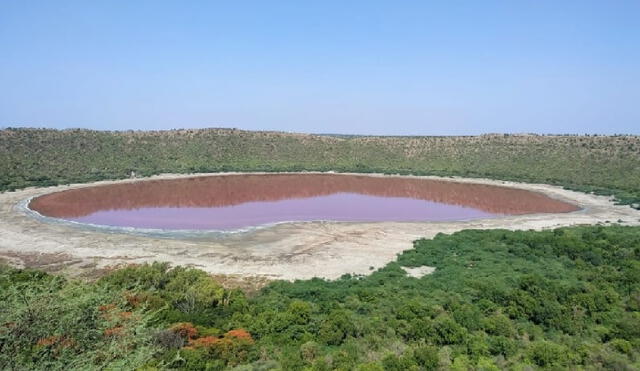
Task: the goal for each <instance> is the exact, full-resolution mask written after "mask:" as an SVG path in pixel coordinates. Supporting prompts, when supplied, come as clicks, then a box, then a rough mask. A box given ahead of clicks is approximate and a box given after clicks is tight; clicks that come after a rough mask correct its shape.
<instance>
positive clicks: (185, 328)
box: [169, 322, 198, 340]
mask: <svg viewBox="0 0 640 371" xmlns="http://www.w3.org/2000/svg"><path fill="white" fill-rule="evenodd" d="M169 330H171V331H172V332H173V333H174V334H176V335H179V336H180V337H182V338H183V339H185V340H192V339H195V338H196V337H198V329H197V328H195V327H194V326H193V324H192V323H190V322H180V323H176V324H174V325H173V326H171V327H170V328H169Z"/></svg>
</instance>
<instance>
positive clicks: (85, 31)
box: [0, 0, 640, 135]
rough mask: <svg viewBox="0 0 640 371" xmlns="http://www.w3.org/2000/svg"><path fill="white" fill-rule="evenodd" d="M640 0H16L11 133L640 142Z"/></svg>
mask: <svg viewBox="0 0 640 371" xmlns="http://www.w3.org/2000/svg"><path fill="white" fill-rule="evenodd" d="M639 19H640V1H637V0H633V1H616V0H612V1H588V0H583V1H571V0H563V1H524V0H523V1H440V2H429V1H415V2H414V1H371V0H370V1H315V2H303V1H255V2H253V1H229V2H217V1H202V2H199V1H157V0H156V1H63V0H56V1H30V0H21V1H9V0H5V1H1V0H0V87H1V88H0V127H1V126H5V127H6V126H37V127H56V128H67V127H85V128H95V129H111V130H126V129H170V128H184V127H236V128H242V129H252V130H284V131H297V132H314V133H358V134H389V135H408V134H421V135H457V134H480V133H490V132H508V133H518V132H536V133H605V134H607V133H609V134H611V133H631V134H640V22H639V21H638V20H639Z"/></svg>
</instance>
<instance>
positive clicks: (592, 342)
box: [0, 226, 640, 370]
mask: <svg viewBox="0 0 640 371" xmlns="http://www.w3.org/2000/svg"><path fill="white" fill-rule="evenodd" d="M639 232H640V230H639V228H637V227H621V226H610V227H601V226H594V227H574V228H562V229H557V230H553V231H542V232H533V231H521V232H511V231H505V230H492V231H477V230H468V231H462V232H458V233H455V234H453V235H442V234H441V235H438V236H436V237H435V238H434V239H433V240H419V241H416V242H415V246H414V247H415V248H414V249H411V250H408V251H406V252H404V253H403V254H401V255H400V256H399V257H398V259H397V262H393V263H390V264H388V265H387V266H386V267H385V268H383V269H380V270H379V271H376V272H374V273H372V274H371V275H369V276H348V275H347V276H344V277H342V278H341V279H339V280H336V281H325V280H321V279H312V280H308V281H297V282H274V283H272V284H270V285H269V286H267V287H266V288H264V289H263V290H262V291H260V292H259V293H258V294H257V295H255V296H254V297H250V298H248V297H245V295H244V294H243V293H242V292H241V291H237V290H226V289H223V288H221V287H220V286H219V285H217V284H216V283H215V282H214V281H213V280H212V279H211V278H209V276H207V275H206V274H205V273H204V272H201V271H198V270H193V269H184V268H174V269H168V267H167V266H166V265H164V264H158V263H156V264H153V265H143V266H137V267H129V268H125V269H121V270H117V271H115V272H113V273H111V274H109V275H108V276H106V277H104V278H102V279H100V280H98V281H97V282H95V283H82V282H79V281H76V280H72V279H64V278H61V277H53V276H49V275H46V274H44V273H39V272H35V271H29V270H16V269H10V268H6V267H5V268H2V269H1V270H0V368H2V369H4V368H12V367H13V368H17V369H62V368H70V367H77V368H87V369H89V368H95V369H97V368H110V369H119V368H126V369H134V368H138V369H140V370H152V369H163V368H164V369H166V368H169V369H171V368H184V369H194V370H195V369H211V370H217V369H223V368H232V369H235V370H267V369H291V370H297V369H304V368H307V369H313V370H331V369H339V370H349V369H358V370H383V369H384V370H411V369H415V370H420V369H426V370H430V369H436V368H441V369H452V370H466V369H477V370H495V369H504V368H509V369H515V370H525V369H530V367H534V368H538V367H539V368H547V369H565V368H568V369H617V370H623V369H636V368H638V367H640V233H639ZM422 265H428V266H434V267H436V268H437V269H436V271H435V272H434V273H433V274H431V275H428V276H425V277H423V278H420V279H417V278H411V277H408V276H406V275H405V274H404V272H403V270H402V269H401V266H422Z"/></svg>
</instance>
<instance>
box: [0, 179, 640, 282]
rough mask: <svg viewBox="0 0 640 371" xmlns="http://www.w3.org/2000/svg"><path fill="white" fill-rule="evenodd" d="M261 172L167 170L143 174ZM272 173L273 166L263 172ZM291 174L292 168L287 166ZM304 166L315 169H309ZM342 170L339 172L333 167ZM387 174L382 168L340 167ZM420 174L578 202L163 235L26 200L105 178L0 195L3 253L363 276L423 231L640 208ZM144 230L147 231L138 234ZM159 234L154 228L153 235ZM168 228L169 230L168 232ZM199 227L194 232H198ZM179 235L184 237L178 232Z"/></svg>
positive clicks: (543, 224)
mask: <svg viewBox="0 0 640 371" xmlns="http://www.w3.org/2000/svg"><path fill="white" fill-rule="evenodd" d="M234 174H235V175H238V174H267V173H215V174H163V175H157V176H153V177H150V178H144V179H143V180H148V179H177V178H188V177H196V176H225V175H234ZM268 174H273V173H268ZM289 174H291V173H289ZM307 174H320V173H315V172H309V173H307ZM336 175H340V174H336ZM345 175H359V176H363V175H365V176H373V177H389V176H392V175H383V174H345ZM399 177H402V178H422V179H435V180H446V181H455V182H459V183H477V184H488V185H497V186H503V187H512V188H519V189H525V190H529V191H534V192H539V193H543V194H546V195H547V196H549V197H552V198H555V199H559V200H562V201H566V202H570V203H572V204H575V205H577V206H578V207H580V208H581V210H579V211H575V212H571V213H564V214H530V215H518V216H506V217H499V218H491V219H475V220H469V221H455V222H402V223H400V222H380V223H378V222H376V223H353V222H303V223H296V222H293V223H281V224H277V225H273V226H266V227H262V228H257V229H255V230H251V231H243V232H241V233H231V234H229V233H227V234H224V236H221V235H220V234H219V233H209V234H207V233H201V234H200V236H196V237H199V238H192V237H194V235H193V233H185V234H184V235H180V233H171V232H170V233H168V235H170V236H171V237H172V238H163V233H159V234H158V233H157V231H155V232H154V231H151V233H149V231H146V232H145V231H135V230H133V231H130V233H120V232H122V231H118V230H117V229H115V230H114V229H104V228H103V227H97V228H96V227H94V228H92V227H86V226H77V225H73V223H71V222H60V221H57V220H51V219H53V218H47V217H42V216H40V217H38V215H35V214H36V213H35V212H33V211H30V210H28V209H27V208H26V205H27V202H28V200H29V199H30V198H33V197H37V196H40V195H43V194H47V193H53V192H59V191H63V190H67V189H74V188H83V187H91V186H95V185H107V184H117V183H126V182H132V181H141V180H142V179H135V180H118V181H102V182H95V183H88V184H72V185H68V186H55V187H47V188H27V189H24V190H19V191H16V192H6V193H2V194H0V258H2V259H4V260H6V261H7V262H9V264H11V265H14V266H17V267H24V266H29V267H37V268H41V269H45V270H51V271H62V272H64V273H67V274H71V275H78V274H85V273H89V272H91V271H95V270H99V269H105V268H108V267H113V266H116V265H122V264H131V263H144V262H152V261H165V262H169V263H171V264H172V265H184V266H193V267H197V268H200V269H203V270H205V271H207V272H210V273H212V274H224V275H234V276H241V277H253V276H259V277H264V278H269V279H285V280H294V279H308V278H312V277H324V278H328V279H335V278H338V277H340V276H341V275H343V274H345V273H355V274H368V273H370V272H371V268H370V267H374V268H380V267H382V266H384V265H385V264H387V263H388V262H390V261H392V260H394V259H395V257H396V255H397V254H398V253H400V252H402V251H404V250H407V249H411V248H412V246H413V245H412V242H413V241H414V240H416V239H419V238H432V237H433V236H435V235H436V234H437V233H440V232H442V233H453V232H456V231H459V230H463V229H495V228H504V229H510V230H517V229H520V230H528V229H534V230H540V229H546V228H556V227H561V226H569V225H578V224H598V223H607V222H609V223H617V222H618V221H621V222H620V223H621V224H623V225H640V211H638V210H634V209H632V208H630V207H629V206H624V205H614V203H613V202H612V200H611V197H605V196H596V195H591V194H586V193H581V192H575V191H569V190H565V189H562V188H560V187H556V186H551V185H544V184H526V183H517V182H506V181H496V180H489V179H469V178H455V177H454V178H443V177H433V176H423V177H409V176H399ZM140 232H143V233H140ZM154 233H156V234H154ZM165 234H166V233H165ZM196 234H197V233H196ZM183 237H184V238H183Z"/></svg>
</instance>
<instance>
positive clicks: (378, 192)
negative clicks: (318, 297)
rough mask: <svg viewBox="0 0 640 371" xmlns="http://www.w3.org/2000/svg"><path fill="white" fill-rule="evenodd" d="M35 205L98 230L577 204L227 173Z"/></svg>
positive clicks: (480, 212)
mask: <svg viewBox="0 0 640 371" xmlns="http://www.w3.org/2000/svg"><path fill="white" fill-rule="evenodd" d="M30 207H31V208H32V209H33V210H36V211H38V212H40V213H41V214H43V215H46V216H51V217H57V218H63V219H68V220H75V221H80V222H86V223H92V224H104V225H114V226H129V227H140V228H160V229H235V228H241V227H247V226H255V225H260V224H267V223H274V222H281V221H310V220H337V221H420V220H424V221H435V220H462V219H475V218H484V217H491V216H494V215H505V214H507V215H519V214H530V213H560V212H569V211H574V210H577V208H576V207H575V206H574V205H571V204H568V203H565V202H561V201H558V200H554V199H551V198H549V197H547V196H545V195H542V194H539V193H534V192H529V191H524V190H519V189H513V188H505V187H497V186H490V185H480V184H465V183H455V182H446V181H437V180H425V179H409V178H396V177H369V176H353V175H332V174H274V175H227V176H211V177H196V178H183V179H175V180H152V181H140V182H134V183H125V184H116V185H108V186H98V187H88V188H81V189H74V190H68V191H63V192H58V193H53V194H49V195H45V196H42V197H39V198H36V199H34V200H33V201H32V202H31V204H30Z"/></svg>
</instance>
